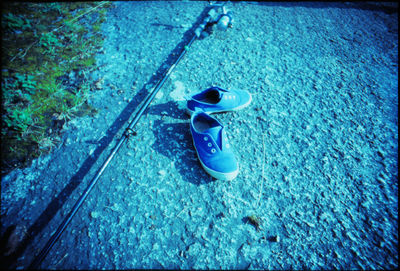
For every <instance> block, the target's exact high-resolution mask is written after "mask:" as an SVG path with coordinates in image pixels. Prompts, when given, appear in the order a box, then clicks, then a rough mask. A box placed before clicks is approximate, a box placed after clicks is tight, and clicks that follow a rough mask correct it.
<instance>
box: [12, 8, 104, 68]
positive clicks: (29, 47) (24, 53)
mask: <svg viewBox="0 0 400 271" xmlns="http://www.w3.org/2000/svg"><path fill="white" fill-rule="evenodd" d="M109 2H110V1H103V2H101V3H100V4H98V5H97V6H95V7H93V8H91V9H89V10H88V11H86V12H85V13H83V14H81V15H79V16H77V17H75V18H73V19H71V20H69V21H67V22H68V23H72V22H73V21H76V20H77V19H79V18H80V17H82V16H83V15H86V14H88V13H89V12H91V11H93V10H95V9H96V8H98V7H100V6H102V5H104V4H106V3H109ZM67 22H65V23H63V24H62V25H61V26H59V27H57V28H54V29H53V30H51V31H49V32H47V33H52V32H55V31H57V30H59V29H60V28H62V27H64V26H65V24H66V23H67ZM36 43H38V40H36V41H35V42H33V43H32V44H31V45H29V46H28V48H26V49H25V50H23V51H21V52H19V53H18V54H16V55H15V56H14V57H13V58H11V60H10V63H11V62H13V61H14V59H15V58H17V57H18V56H20V54H21V53H23V55H22V56H21V57H24V56H25V55H26V53H27V52H28V51H29V49H31V48H32V46H33V45H35V44H36Z"/></svg>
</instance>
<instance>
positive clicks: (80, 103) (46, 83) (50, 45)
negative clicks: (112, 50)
mask: <svg viewBox="0 0 400 271" xmlns="http://www.w3.org/2000/svg"><path fill="white" fill-rule="evenodd" d="M98 4H99V3H97V2H93V3H90V2H88V3H86V2H85V3H84V2H72V3H67V2H65V3H64V2H60V3H58V2H55V3H6V4H4V3H3V4H2V9H3V12H2V28H3V35H2V52H3V54H2V71H3V72H2V82H1V83H2V90H3V95H2V100H3V103H2V105H3V118H2V124H3V125H2V130H1V136H2V138H1V139H2V140H1V142H2V143H1V144H2V146H1V147H2V150H3V152H2V155H3V157H2V161H3V165H2V173H4V172H5V171H7V170H10V169H12V168H14V167H16V166H26V165H27V163H28V162H29V161H30V160H31V159H32V158H35V157H38V156H39V155H41V154H43V153H46V152H48V151H50V150H51V149H52V148H53V147H54V146H55V144H57V141H56V140H55V138H56V136H55V135H56V134H57V133H58V132H59V130H60V129H61V128H62V125H61V127H57V128H56V129H55V127H54V121H55V119H56V120H57V121H59V119H58V118H61V119H63V120H65V121H67V120H69V119H71V118H72V117H73V116H75V115H81V116H82V115H84V114H93V113H94V112H96V110H95V109H93V108H91V107H90V106H88V105H85V100H86V96H87V92H88V91H89V88H88V87H87V86H88V85H89V83H88V82H86V81H85V79H84V78H82V76H80V77H79V80H77V81H76V82H74V84H75V85H76V84H78V86H77V88H76V89H75V90H74V91H71V89H70V87H69V86H68V80H64V81H63V80H61V78H68V75H69V74H70V73H71V71H73V70H74V69H76V70H79V71H82V70H90V69H92V68H93V66H95V65H96V61H95V58H94V56H93V55H94V54H95V52H96V50H97V48H100V47H101V46H102V40H103V39H102V37H101V34H100V33H99V30H100V29H101V27H100V24H101V22H102V21H104V18H105V16H106V7H105V6H103V7H102V8H100V9H96V10H93V11H92V12H90V13H87V11H88V10H89V9H91V8H93V7H94V6H97V5H98ZM84 13H87V14H85V15H84V16H82V17H80V18H79V19H78V20H75V18H76V16H80V15H82V14H84ZM5 14H6V15H7V16H5ZM93 20H94V23H93ZM55 29H57V31H54V30H55ZM90 29H92V32H91V33H90V35H89V36H88V30H90ZM93 29H94V30H96V32H93Z"/></svg>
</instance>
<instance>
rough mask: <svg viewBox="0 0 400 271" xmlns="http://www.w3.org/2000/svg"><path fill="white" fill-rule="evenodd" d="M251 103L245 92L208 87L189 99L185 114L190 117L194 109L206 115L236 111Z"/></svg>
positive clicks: (249, 96) (249, 95)
mask: <svg viewBox="0 0 400 271" xmlns="http://www.w3.org/2000/svg"><path fill="white" fill-rule="evenodd" d="M250 103H251V94H250V93H248V92H247V91H245V90H225V89H222V88H220V87H210V88H208V89H206V90H203V91H202V92H200V93H197V94H195V95H193V96H191V97H189V99H188V101H187V104H186V112H187V113H188V114H189V115H192V114H193V112H194V111H195V110H196V108H199V109H202V110H203V111H204V112H206V113H210V114H211V113H218V112H225V111H236V110H239V109H242V108H244V107H246V106H248V105H249V104H250Z"/></svg>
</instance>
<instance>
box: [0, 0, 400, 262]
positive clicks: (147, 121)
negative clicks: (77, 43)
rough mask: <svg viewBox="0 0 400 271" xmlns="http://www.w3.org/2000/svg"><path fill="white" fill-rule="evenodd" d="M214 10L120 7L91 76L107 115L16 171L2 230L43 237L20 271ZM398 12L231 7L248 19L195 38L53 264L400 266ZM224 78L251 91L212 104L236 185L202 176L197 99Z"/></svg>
mask: <svg viewBox="0 0 400 271" xmlns="http://www.w3.org/2000/svg"><path fill="white" fill-rule="evenodd" d="M207 4H208V2H206V1H199V2H178V1H174V2H141V1H139V2H136V1H133V2H114V3H113V7H112V8H111V10H110V12H109V14H108V18H107V21H106V23H105V24H104V25H103V30H102V31H104V34H105V36H106V38H105V41H104V50H103V51H102V52H101V53H99V54H98V55H97V61H98V65H99V68H98V70H97V71H95V72H94V73H93V74H92V75H91V78H92V79H93V81H94V82H95V81H96V82H97V84H95V85H96V87H94V89H93V92H92V96H91V98H90V103H91V104H92V105H93V106H95V107H96V108H98V109H99V113H98V114H97V115H95V116H86V117H81V118H77V119H74V120H72V121H70V122H69V123H68V124H67V125H66V126H65V127H64V138H63V143H62V145H61V146H59V147H58V148H57V149H55V150H54V152H53V153H52V154H50V155H48V156H44V157H41V158H39V159H37V160H35V161H34V162H33V163H32V165H31V166H30V167H28V168H25V169H17V170H14V171H13V172H11V173H9V174H8V175H7V176H3V178H2V181H1V220H2V221H1V233H2V234H3V233H4V232H5V229H6V228H7V227H8V226H10V225H13V224H16V225H18V227H20V228H22V229H23V228H25V229H26V231H27V232H28V233H29V235H28V236H30V237H29V238H28V239H25V240H29V241H27V242H26V243H25V245H24V247H23V250H21V253H20V258H19V259H18V261H17V262H16V263H15V264H14V266H15V268H26V267H27V265H28V264H29V263H30V262H31V261H32V260H33V258H34V256H36V255H37V254H38V252H39V251H40V249H42V248H43V246H44V244H45V243H46V242H47V240H48V239H49V237H50V236H51V234H52V233H53V232H54V231H55V230H56V228H57V227H58V225H59V224H60V223H61V221H62V219H63V217H65V215H66V214H67V213H68V212H69V211H70V210H71V207H72V206H73V204H74V203H75V201H76V200H77V199H78V198H79V196H80V194H81V193H82V191H83V190H84V189H85V188H86V187H87V185H88V183H89V182H90V180H91V179H92V178H93V176H94V174H95V172H96V171H97V170H98V169H99V167H100V165H101V164H102V163H103V161H104V160H105V159H106V157H107V155H108V154H109V153H110V150H111V149H112V147H113V146H114V145H115V143H116V141H117V140H118V139H119V138H120V137H121V134H122V133H123V131H124V128H125V127H126V126H127V123H128V122H126V121H127V120H128V119H129V116H130V114H131V113H135V110H136V108H138V105H139V104H140V103H141V101H143V100H144V98H145V97H146V95H147V94H148V92H149V91H151V89H152V86H154V85H155V83H156V82H157V79H158V78H159V75H160V73H161V72H162V71H163V70H165V68H166V67H168V63H169V62H168V59H170V58H171V52H172V51H173V50H176V49H179V48H180V47H179V46H177V44H181V45H184V43H185V42H187V37H190V32H188V31H189V29H190V28H191V27H192V24H193V23H194V22H196V20H199V19H200V17H199V15H200V13H201V12H202V11H203V10H204V8H205V7H206V6H207ZM396 5H397V4H393V3H380V4H377V3H374V4H367V3H332V2H326V3H311V2H307V3H301V2H294V3H286V2H279V3H269V2H268V3H267V2H259V3H251V2H249V3H243V2H236V3H228V4H227V8H228V9H229V10H231V11H232V12H233V13H234V19H235V24H234V27H233V28H232V29H229V30H228V31H229V32H227V33H223V34H222V33H215V34H212V35H211V36H210V37H208V38H205V39H203V40H197V41H195V42H194V43H193V45H192V47H191V49H190V50H189V52H188V53H187V54H186V56H185V57H184V59H183V60H182V61H181V62H180V63H179V65H178V66H177V67H176V69H175V70H174V72H173V73H172V74H171V76H170V78H169V79H168V80H167V81H166V83H165V85H164V86H163V88H162V89H161V91H160V92H159V94H158V95H157V96H156V98H155V100H154V101H153V102H152V104H151V106H150V107H149V109H148V110H147V111H146V113H145V115H143V117H142V118H141V120H140V122H139V124H138V125H137V126H136V131H137V133H138V135H137V136H135V137H132V138H131V139H130V140H129V141H128V142H127V143H126V144H125V145H123V146H122V148H121V150H120V151H119V153H118V154H117V156H116V157H115V158H114V159H113V160H112V162H111V163H110V165H109V167H108V168H107V169H106V171H105V172H104V175H103V176H102V177H101V179H100V181H99V183H98V184H97V185H96V186H95V188H94V189H93V191H92V192H91V194H90V195H89V197H88V199H87V200H86V201H85V203H84V204H83V206H82V207H81V208H80V210H79V212H78V213H77V215H76V216H75V217H74V219H73V220H72V222H71V223H70V225H69V226H68V228H67V229H66V231H65V232H64V233H63V235H62V236H61V238H60V240H58V242H57V243H56V244H55V245H54V247H53V249H52V250H51V251H50V253H49V255H48V256H47V257H46V259H45V260H44V261H43V263H42V265H41V267H42V268H46V269H126V268H179V269H246V268H249V269H305V268H310V269H321V268H324V269H333V268H337V269H395V268H398V250H397V248H398V110H397V107H398V94H397V93H398V22H397V21H398V12H397V9H394V8H387V7H390V6H396ZM396 7H397V6H396ZM185 33H186V34H185ZM212 85H217V86H221V87H224V88H236V89H246V90H248V91H249V92H251V93H252V95H253V101H252V104H251V105H250V106H249V107H247V108H246V109H244V110H242V111H238V112H234V113H223V114H218V115H216V118H218V119H219V120H220V121H221V122H222V123H224V124H225V125H226V129H227V134H228V137H229V140H230V143H231V145H232V146H233V148H234V149H235V153H236V154H237V157H238V160H239V162H240V173H239V175H238V177H237V178H236V179H235V180H233V181H230V182H227V181H219V180H215V179H213V178H212V177H210V176H209V175H207V174H206V173H205V172H204V170H203V169H202V167H201V165H200V163H199V162H198V160H197V156H196V153H195V150H194V148H193V145H192V139H191V135H190V130H189V118H188V116H187V115H185V113H184V110H183V108H184V104H185V101H184V95H187V94H189V93H193V92H197V91H200V90H203V89H205V88H207V87H210V86H212ZM252 215H254V216H256V217H258V218H259V220H260V223H261V224H260V226H259V228H258V229H257V227H255V226H254V225H252V224H251V223H249V221H248V219H246V217H248V216H252Z"/></svg>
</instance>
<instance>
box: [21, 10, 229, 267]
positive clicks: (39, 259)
mask: <svg viewBox="0 0 400 271" xmlns="http://www.w3.org/2000/svg"><path fill="white" fill-rule="evenodd" d="M224 5H225V3H222V4H218V3H216V4H211V5H210V6H211V7H212V8H211V9H213V8H220V7H223V6H224ZM211 9H210V10H211ZM210 19H211V18H210V16H208V17H206V18H205V19H204V21H203V24H201V25H200V26H199V27H197V29H196V30H195V31H194V33H195V34H194V35H193V37H192V38H191V40H190V41H189V42H188V43H187V45H186V46H184V48H183V49H182V51H181V53H180V54H179V56H178V58H177V59H176V60H175V62H174V63H173V64H172V65H171V66H170V67H169V68H168V70H167V71H166V72H165V74H164V75H163V77H162V78H161V79H160V80H159V81H158V83H157V85H156V86H155V87H154V89H153V91H152V92H151V93H150V94H149V95H148V96H147V98H146V100H145V101H144V103H143V104H142V106H141V107H140V109H139V111H137V113H136V115H135V117H134V118H133V119H132V121H131V122H130V123H129V125H128V127H127V128H126V129H125V132H124V133H123V135H122V137H121V138H120V140H119V141H118V143H117V144H116V146H115V147H114V148H113V150H112V152H111V153H110V155H109V156H108V157H107V159H106V160H105V162H104V163H103V165H102V166H101V168H100V169H99V170H98V171H97V172H96V175H95V176H94V178H93V179H92V180H91V181H90V183H89V185H88V187H87V188H86V189H85V191H84V192H83V194H82V195H81V196H80V197H79V199H78V201H77V202H76V203H75V205H74V206H73V208H72V210H71V211H70V212H69V213H68V215H67V216H66V217H65V218H64V220H63V221H62V223H61V224H60V226H59V227H58V228H57V230H56V231H55V233H54V234H53V235H52V236H51V237H50V239H49V240H48V241H47V243H46V245H45V246H44V248H43V249H42V250H41V251H40V253H39V254H38V255H37V256H36V257H35V259H34V260H33V261H32V263H31V264H30V265H29V267H28V269H38V267H39V266H40V264H41V263H42V261H43V260H44V259H45V258H46V256H47V254H48V253H49V252H50V250H51V248H52V247H53V246H54V244H55V243H56V242H57V240H58V239H59V238H60V236H61V234H62V233H63V232H64V230H65V229H66V227H67V226H68V224H69V223H70V222H71V220H72V218H73V217H74V215H75V214H76V213H77V211H78V209H79V208H80V207H81V206H82V203H83V202H84V201H85V199H86V198H87V196H88V195H89V193H90V191H92V189H93V187H94V186H95V185H96V183H97V181H98V180H99V178H100V177H101V175H102V174H103V172H104V170H105V169H106V167H107V166H108V164H109V163H110V162H111V160H112V159H113V158H114V156H115V155H116V154H117V152H118V151H119V149H120V148H121V146H122V144H123V143H124V142H125V141H126V139H128V138H129V137H130V136H131V135H132V134H135V132H134V131H133V128H134V127H135V126H136V124H137V123H138V121H139V119H140V118H141V116H142V115H143V113H144V111H145V110H146V109H147V107H149V105H150V103H151V102H152V101H153V99H154V97H155V96H156V95H157V93H158V91H159V90H160V89H161V87H162V86H163V85H164V83H165V81H166V80H167V79H168V77H169V75H170V74H171V72H172V71H173V70H174V68H175V67H176V65H178V63H179V61H180V60H181V59H182V58H183V56H184V55H185V54H186V52H187V50H188V49H189V48H190V46H191V45H192V43H193V42H194V41H195V40H196V39H197V38H199V37H200V33H201V32H202V31H203V30H204V26H205V25H206V24H207V23H208V22H209V21H210Z"/></svg>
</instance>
